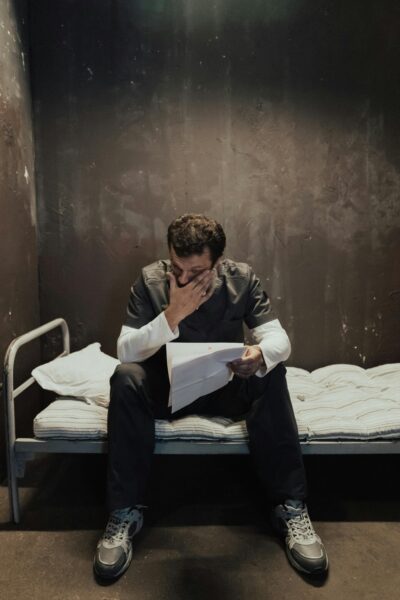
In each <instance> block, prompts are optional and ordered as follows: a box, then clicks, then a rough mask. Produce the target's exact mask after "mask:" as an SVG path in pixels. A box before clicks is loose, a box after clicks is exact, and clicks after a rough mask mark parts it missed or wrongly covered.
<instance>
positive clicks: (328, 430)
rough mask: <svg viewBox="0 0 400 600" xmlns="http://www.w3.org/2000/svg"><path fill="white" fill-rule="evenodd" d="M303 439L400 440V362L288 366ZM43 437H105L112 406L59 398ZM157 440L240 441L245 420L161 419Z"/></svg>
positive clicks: (40, 427) (43, 424) (47, 415)
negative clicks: (370, 365)
mask: <svg viewBox="0 0 400 600" xmlns="http://www.w3.org/2000/svg"><path fill="white" fill-rule="evenodd" d="M287 381H288V386H289V391H290V395H291V399H292V404H293V409H294V412H295V415H296V420H297V425H298V429H299V438H300V439H301V440H304V441H307V440H309V441H311V440H315V441H317V440H360V441H362V440H379V439H396V438H398V439H400V363H396V364H386V365H381V366H378V367H374V368H371V369H363V368H362V367H358V366H355V365H346V364H336V365H329V366H326V367H322V368H320V369H316V370H314V371H311V372H309V371H306V370H304V369H299V368H296V367H288V368H287ZM33 427H34V434H35V437H37V438H40V439H71V440H81V439H88V440H89V439H104V438H106V437H107V408H105V407H103V406H98V405H96V404H88V403H86V402H85V401H83V400H78V399H75V398H72V397H59V398H56V400H55V401H54V402H52V403H51V404H50V405H49V406H48V407H47V408H45V409H44V410H42V411H41V412H40V413H39V414H38V415H37V416H36V418H35V419H34V424H33ZM156 437H157V439H158V440H194V441H195V440H198V441H214V442H215V441H221V442H225V443H238V442H244V441H246V440H247V430H246V424H245V422H244V421H241V422H232V421H231V420H230V419H227V418H223V417H204V416H196V415H193V416H189V417H184V418H182V419H178V420H175V421H162V420H158V421H156Z"/></svg>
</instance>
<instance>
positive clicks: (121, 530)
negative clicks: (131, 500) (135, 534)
mask: <svg viewBox="0 0 400 600" xmlns="http://www.w3.org/2000/svg"><path fill="white" fill-rule="evenodd" d="M133 510H135V509H133ZM136 510H137V509H136ZM131 512H132V511H129V512H128V513H125V514H124V517H123V518H120V517H119V516H118V515H111V516H110V518H109V521H108V523H107V527H106V531H105V533H104V539H105V540H107V541H108V542H113V541H115V540H119V541H121V540H123V539H124V538H125V536H126V532H127V530H128V529H129V527H130V525H131V524H132V522H133V521H134V520H132V519H130V518H129V515H130V514H131Z"/></svg>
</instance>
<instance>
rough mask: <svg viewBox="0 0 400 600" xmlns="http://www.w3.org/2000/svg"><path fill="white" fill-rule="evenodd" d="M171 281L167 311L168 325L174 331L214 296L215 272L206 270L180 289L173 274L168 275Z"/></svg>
mask: <svg viewBox="0 0 400 600" xmlns="http://www.w3.org/2000/svg"><path fill="white" fill-rule="evenodd" d="M167 277H168V281H169V306H168V308H166V310H165V316H166V319H167V321H168V324H169V326H170V328H171V330H172V331H173V330H174V329H175V328H176V327H177V326H178V325H179V323H180V322H181V321H182V320H183V319H185V318H186V317H187V316H189V315H190V314H192V313H193V312H194V311H195V310H197V309H198V308H199V306H201V305H202V304H204V302H207V300H208V299H209V298H210V297H211V296H212V294H213V291H214V286H213V285H212V282H213V280H214V278H215V271H213V270H211V271H210V270H206V271H202V272H201V273H200V274H199V275H196V277H194V278H193V279H192V280H191V281H190V282H189V283H187V284H186V285H185V286H183V287H179V286H178V284H177V281H176V277H175V275H174V274H173V273H167Z"/></svg>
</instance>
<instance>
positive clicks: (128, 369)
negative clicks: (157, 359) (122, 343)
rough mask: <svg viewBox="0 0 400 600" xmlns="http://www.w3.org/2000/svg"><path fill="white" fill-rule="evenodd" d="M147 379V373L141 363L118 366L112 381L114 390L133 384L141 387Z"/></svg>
mask: <svg viewBox="0 0 400 600" xmlns="http://www.w3.org/2000/svg"><path fill="white" fill-rule="evenodd" d="M145 379H146V371H145V370H144V369H143V367H142V365H140V364H139V363H122V364H120V365H118V366H117V368H116V369H115V371H114V373H113V375H112V376H111V379H110V385H111V387H112V388H115V387H119V386H125V385H129V386H132V384H133V385H134V386H135V387H136V386H138V385H139V386H140V385H142V384H143V382H144V380H145Z"/></svg>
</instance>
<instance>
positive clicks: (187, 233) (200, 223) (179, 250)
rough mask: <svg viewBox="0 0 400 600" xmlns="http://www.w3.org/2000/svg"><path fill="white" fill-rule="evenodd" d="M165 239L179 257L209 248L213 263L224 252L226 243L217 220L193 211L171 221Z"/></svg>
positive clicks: (201, 252)
mask: <svg viewBox="0 0 400 600" xmlns="http://www.w3.org/2000/svg"><path fill="white" fill-rule="evenodd" d="M167 239H168V247H169V248H171V247H172V248H173V249H174V250H175V253H176V255H177V256H180V257H181V258H182V257H184V256H191V255H192V254H203V252H204V249H205V248H209V249H210V254H211V260H212V263H213V265H214V264H215V262H216V261H217V260H218V258H219V257H220V256H222V254H223V253H224V249H225V244H226V238H225V233H224V230H223V229H222V227H221V225H220V224H219V223H217V221H215V220H214V219H210V218H208V217H206V216H204V215H196V214H193V213H190V214H186V215H182V216H180V217H178V218H177V219H175V220H174V221H172V223H171V225H170V226H169V227H168V236H167Z"/></svg>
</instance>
